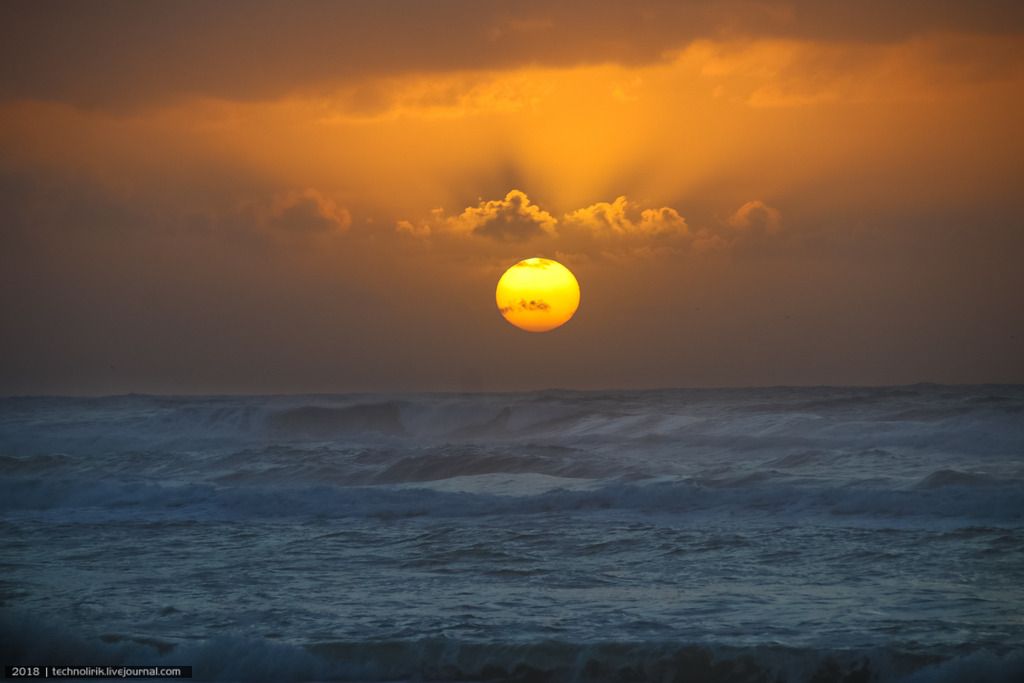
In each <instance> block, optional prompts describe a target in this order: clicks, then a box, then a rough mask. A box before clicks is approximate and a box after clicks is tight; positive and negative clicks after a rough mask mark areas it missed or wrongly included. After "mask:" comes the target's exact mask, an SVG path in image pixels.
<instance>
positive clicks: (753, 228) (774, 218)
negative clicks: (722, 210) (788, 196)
mask: <svg viewBox="0 0 1024 683" xmlns="http://www.w3.org/2000/svg"><path fill="white" fill-rule="evenodd" d="M726 223H727V224H728V225H730V226H731V227H733V228H735V229H737V230H739V231H742V232H746V233H749V234H754V235H775V234H777V233H778V232H779V231H780V230H781V229H782V213H781V212H779V210H778V209H776V208H774V207H771V206H768V205H767V204H765V203H764V202H762V201H761V200H759V199H755V200H753V201H749V202H747V203H746V204H744V205H743V206H741V207H740V208H738V209H736V211H735V213H733V214H732V215H731V216H729V218H728V220H727V221H726Z"/></svg>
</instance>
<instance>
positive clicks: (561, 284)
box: [494, 258, 580, 332]
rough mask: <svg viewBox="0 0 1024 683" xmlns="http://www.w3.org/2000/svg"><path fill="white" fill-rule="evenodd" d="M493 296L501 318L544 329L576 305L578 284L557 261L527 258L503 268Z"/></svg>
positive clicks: (568, 314) (552, 326) (531, 329)
mask: <svg viewBox="0 0 1024 683" xmlns="http://www.w3.org/2000/svg"><path fill="white" fill-rule="evenodd" d="M494 298H495V300H496V301H497V302H498V310H499V311H501V314H502V315H503V316H505V320H507V321H509V322H510V323H512V324H513V325H515V326H516V327H518V328H520V329H523V330H526V331H527V332H547V331H548V330H553V329H555V328H556V327H561V326H562V325H564V324H565V323H567V322H568V321H569V318H571V317H572V316H573V314H574V313H575V312H576V309H577V308H579V305H580V285H579V283H578V282H576V277H575V276H574V275H573V274H572V272H570V271H569V269H568V268H566V267H565V266H563V265H562V264H561V263H559V262H558V261H552V260H550V259H546V258H528V259H525V260H522V261H520V262H519V263H517V264H515V265H514V266H512V267H511V268H509V269H508V270H506V271H505V274H504V275H502V276H501V279H500V280H498V290H497V291H496V292H495V294H494Z"/></svg>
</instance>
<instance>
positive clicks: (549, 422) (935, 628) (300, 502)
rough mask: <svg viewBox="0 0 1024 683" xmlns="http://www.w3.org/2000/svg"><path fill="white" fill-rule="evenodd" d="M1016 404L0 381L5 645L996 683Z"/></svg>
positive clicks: (7, 655) (139, 653)
mask: <svg viewBox="0 0 1024 683" xmlns="http://www.w3.org/2000/svg"><path fill="white" fill-rule="evenodd" d="M1022 416H1024V387H1020V386H977V387H947V386H934V385H915V386H908V387H886V388H775V389H732V390H665V391H638V392H569V391H547V392H534V393H521V394H435V395H428V394H417V395H391V396H384V395H344V396H322V395H318V396H266V397H202V396H197V397H154V396H117V397H105V398H84V399H83V398H8V399H2V400H0V510H2V513H3V514H2V520H0V541H2V542H3V545H4V548H5V553H4V556H3V560H2V562H3V565H4V571H3V576H2V578H0V613H2V617H0V636H2V638H0V640H2V641H3V644H2V645H0V654H2V655H3V657H2V658H3V659H4V661H5V663H17V662H25V663H31V662H33V661H45V662H64V663H90V664H108V663H121V662H124V663H140V664H153V663H158V662H168V663H174V664H186V665H193V666H194V667H195V673H196V676H197V678H201V679H216V680H250V679H254V678H263V679H266V680H289V679H291V680H308V679H326V680H416V679H428V680H480V679H494V680H579V681H591V680H593V681H604V680H659V681H661V680H691V679H694V678H696V679H699V680H722V681H724V680H730V681H733V680H737V681H738V680H777V679H781V680H793V681H799V680H816V681H817V680H822V681H823V680H869V679H870V680H882V681H890V680H892V681H896V680H900V681H902V680H906V681H934V680H950V681H953V680H960V679H962V678H963V676H964V675H965V672H970V675H971V677H972V679H974V680H992V681H1001V680H1006V681H1010V680H1017V679H1018V678H1019V677H1020V676H1021V675H1024V619H1022V618H1021V614H1024V588H1022V587H1024V420H1022ZM225 653H227V654H225ZM701 676H703V677H704V678H700V677H701ZM759 676H760V677H761V678H758V677H759ZM856 676H862V678H855V677H856ZM868 676H873V677H874V678H873V679H872V678H863V677H868ZM844 677H845V678H844ZM851 677H852V678H851Z"/></svg>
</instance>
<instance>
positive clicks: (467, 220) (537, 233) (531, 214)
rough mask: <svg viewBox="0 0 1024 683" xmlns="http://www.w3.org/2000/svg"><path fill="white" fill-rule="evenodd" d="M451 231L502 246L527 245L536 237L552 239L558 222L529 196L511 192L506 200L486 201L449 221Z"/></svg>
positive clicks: (516, 191)
mask: <svg viewBox="0 0 1024 683" xmlns="http://www.w3.org/2000/svg"><path fill="white" fill-rule="evenodd" d="M447 224H448V226H449V228H450V229H452V230H454V231H455V232H465V233H469V234H471V235H475V236H477V237H486V238H489V239H492V240H496V241H499V242H525V241H527V240H530V239H533V238H534V237H542V236H545V235H552V234H554V232H555V225H556V224H557V220H556V219H555V217H554V216H552V215H551V214H549V213H548V212H547V211H544V210H543V209H541V208H540V207H539V206H537V205H536V204H533V203H531V202H530V198H529V197H527V196H526V193H525V192H521V191H520V190H511V191H510V192H509V193H508V194H506V195H505V198H504V199H494V200H490V201H482V202H480V204H479V205H478V206H471V207H468V208H467V209H466V210H465V211H463V212H462V213H461V214H459V215H458V216H456V217H454V218H450V219H448V221H447Z"/></svg>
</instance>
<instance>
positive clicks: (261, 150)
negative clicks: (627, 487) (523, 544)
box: [0, 1, 1024, 394]
mask: <svg viewBox="0 0 1024 683" xmlns="http://www.w3.org/2000/svg"><path fill="white" fill-rule="evenodd" d="M892 5H894V3H883V2H868V3H866V4H858V5H857V7H856V8H852V7H848V6H847V4H846V3H842V4H841V3H822V2H788V3H784V2H725V3H722V2H718V3H711V2H707V3H702V2H694V3H685V4H684V3H676V2H632V3H584V2H563V3H550V2H544V3H540V2H536V3H534V2H530V3H477V2H446V3H441V4H440V5H433V4H431V5H430V7H429V8H428V7H427V5H426V4H424V3H414V2H405V3H403V2H365V3H360V2H352V3H298V4H296V3H260V2H257V3H244V4H238V5H233V4H230V3H217V4H210V3H134V2H99V3H88V4H85V3H27V2H26V3H22V2H8V3H4V5H3V6H2V8H0V34H2V36H0V37H2V40H0V56H2V58H3V61H4V63H5V67H4V69H3V70H2V71H0V272H2V274H0V278H2V281H3V288H2V293H0V306H2V311H3V318H2V319H3V326H4V330H3V334H2V335H0V393H3V394H12V393H38V392H44V393H116V392H125V391H146V392H206V391H213V392H236V391H258V392H276V391H362V390H458V389H466V388H469V389H493V390H504V389H529V388H541V387H556V386H557V387H570V388H596V387H650V386H723V385H728V386H738V385H739V386H742V385H764V384H896V383H907V382H916V381H936V382H1022V381H1024V354H1021V353H1020V351H1019V347H1020V346H1021V339H1022V335H1024V307H1022V306H1021V304H1020V298H1021V292H1024V275H1022V269H1021V267H1020V265H1019V264H1020V262H1021V260H1022V257H1024V225H1022V219H1021V217H1020V216H1021V213H1022V211H1021V207H1020V202H1021V199H1020V198H1021V189H1022V185H1024V183H1022V181H1024V161H1022V159H1024V149H1022V148H1024V143H1022V138H1024V136H1021V135H1020V122H1019V121H1020V112H1021V111H1022V104H1024V94H1022V93H1024V49H1022V47H1024V39H1022V32H1024V9H1021V7H1022V6H1021V5H1020V4H1019V3H1013V2H1006V3H1003V2H987V3H985V2H982V3H978V2H942V1H936V2H906V3H898V7H893V6H892ZM532 256H544V257H548V258H555V259H558V260H559V261H561V262H563V263H565V264H566V265H567V266H568V267H569V268H571V269H572V270H573V272H574V273H575V274H576V276H577V278H578V279H579V282H580V286H581V290H582V302H581V305H580V308H579V311H578V313H577V315H576V317H575V318H574V319H573V320H572V321H571V322H570V323H569V324H567V325H565V326H564V327H562V328H559V329H558V330H556V331H554V332H551V333H546V334H540V335H530V334H527V333H523V332H520V331H518V330H515V329H514V328H512V327H510V326H509V325H507V324H506V323H504V322H503V321H502V319H501V316H500V314H499V313H498V311H497V310H496V308H495V305H494V285H495V283H496V282H497V279H498V277H499V276H500V275H501V273H502V272H504V270H505V269H506V268H507V267H508V266H510V265H511V264H513V263H515V262H517V261H518V260H520V259H523V258H528V257H532Z"/></svg>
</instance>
